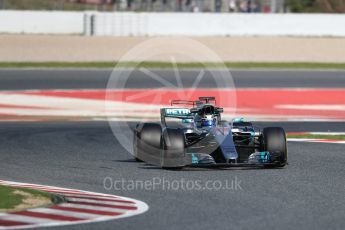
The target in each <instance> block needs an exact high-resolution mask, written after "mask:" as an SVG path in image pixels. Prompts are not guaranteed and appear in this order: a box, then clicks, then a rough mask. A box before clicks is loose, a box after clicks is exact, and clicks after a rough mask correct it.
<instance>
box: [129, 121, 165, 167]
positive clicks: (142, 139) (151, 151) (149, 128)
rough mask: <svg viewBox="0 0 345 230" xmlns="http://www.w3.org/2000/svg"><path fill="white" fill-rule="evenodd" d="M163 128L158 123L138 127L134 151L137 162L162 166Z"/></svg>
mask: <svg viewBox="0 0 345 230" xmlns="http://www.w3.org/2000/svg"><path fill="white" fill-rule="evenodd" d="M161 136H162V127H161V125H160V124H156V123H141V124H138V125H137V126H136V129H135V131H134V139H133V150H134V157H135V160H136V161H139V162H140V161H144V162H147V163H150V164H154V165H159V164H160V148H161Z"/></svg>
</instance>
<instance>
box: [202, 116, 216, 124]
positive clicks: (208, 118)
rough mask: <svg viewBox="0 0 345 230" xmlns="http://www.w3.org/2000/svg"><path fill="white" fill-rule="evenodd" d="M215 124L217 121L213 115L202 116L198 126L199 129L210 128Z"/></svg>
mask: <svg viewBox="0 0 345 230" xmlns="http://www.w3.org/2000/svg"><path fill="white" fill-rule="evenodd" d="M216 122H217V119H216V118H215V117H214V116H213V115H211V114H210V115H204V116H203V117H201V122H200V126H201V127H211V126H215V125H216Z"/></svg>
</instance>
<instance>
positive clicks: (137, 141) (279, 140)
mask: <svg viewBox="0 0 345 230" xmlns="http://www.w3.org/2000/svg"><path fill="white" fill-rule="evenodd" d="M181 104H185V105H188V106H189V107H190V108H176V107H173V106H176V105H181ZM171 105H172V107H171V108H162V109H161V123H160V124H156V123H139V124H137V125H136V127H135V129H134V139H133V153H134V156H135V158H136V160H137V161H144V162H147V163H150V164H154V165H159V166H161V167H163V168H172V169H179V168H182V167H185V166H192V167H231V166H267V167H284V166H285V165H286V164H287V144H286V134H285V131H284V130H283V129H282V128H280V127H266V128H264V129H262V130H260V129H258V128H256V127H254V126H253V124H252V123H251V122H246V121H244V120H243V118H235V119H233V120H232V121H231V122H226V121H223V120H222V119H221V114H222V112H223V108H220V107H217V106H216V100H215V98H214V97H200V98H199V100H197V101H182V100H174V101H172V102H171ZM168 118H173V119H174V120H175V121H173V122H171V124H170V125H168V122H167V119H168Z"/></svg>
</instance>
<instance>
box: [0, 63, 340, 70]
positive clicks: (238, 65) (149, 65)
mask: <svg viewBox="0 0 345 230" xmlns="http://www.w3.org/2000/svg"><path fill="white" fill-rule="evenodd" d="M115 66H117V67H145V68H172V64H171V63H169V62H141V63H135V62H120V63H117V62H1V63H0V68H114V67H115ZM177 66H178V67H179V68H221V67H224V65H223V64H221V63H211V62H209V63H203V64H202V63H193V62H190V63H188V62H186V63H178V64H177ZM225 66H226V67H228V68H236V69H250V68H265V69H266V68H267V69H345V63H308V62H296V63H293V62H290V63H283V62H282V63H279V62H276V63H275V62H226V63H225Z"/></svg>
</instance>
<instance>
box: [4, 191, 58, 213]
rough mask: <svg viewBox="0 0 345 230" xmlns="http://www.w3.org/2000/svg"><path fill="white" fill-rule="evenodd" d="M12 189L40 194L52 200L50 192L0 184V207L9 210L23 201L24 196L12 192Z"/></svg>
mask: <svg viewBox="0 0 345 230" xmlns="http://www.w3.org/2000/svg"><path fill="white" fill-rule="evenodd" d="M14 191H23V192H26V193H30V194H32V195H33V196H40V197H45V198H49V199H51V200H54V195H52V194H50V193H46V192H41V191H37V190H32V189H26V188H14V187H9V186H3V185H0V209H8V210H11V209H13V208H15V207H16V206H17V205H20V204H21V203H22V202H23V198H24V197H23V196H22V195H19V194H14Z"/></svg>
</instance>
